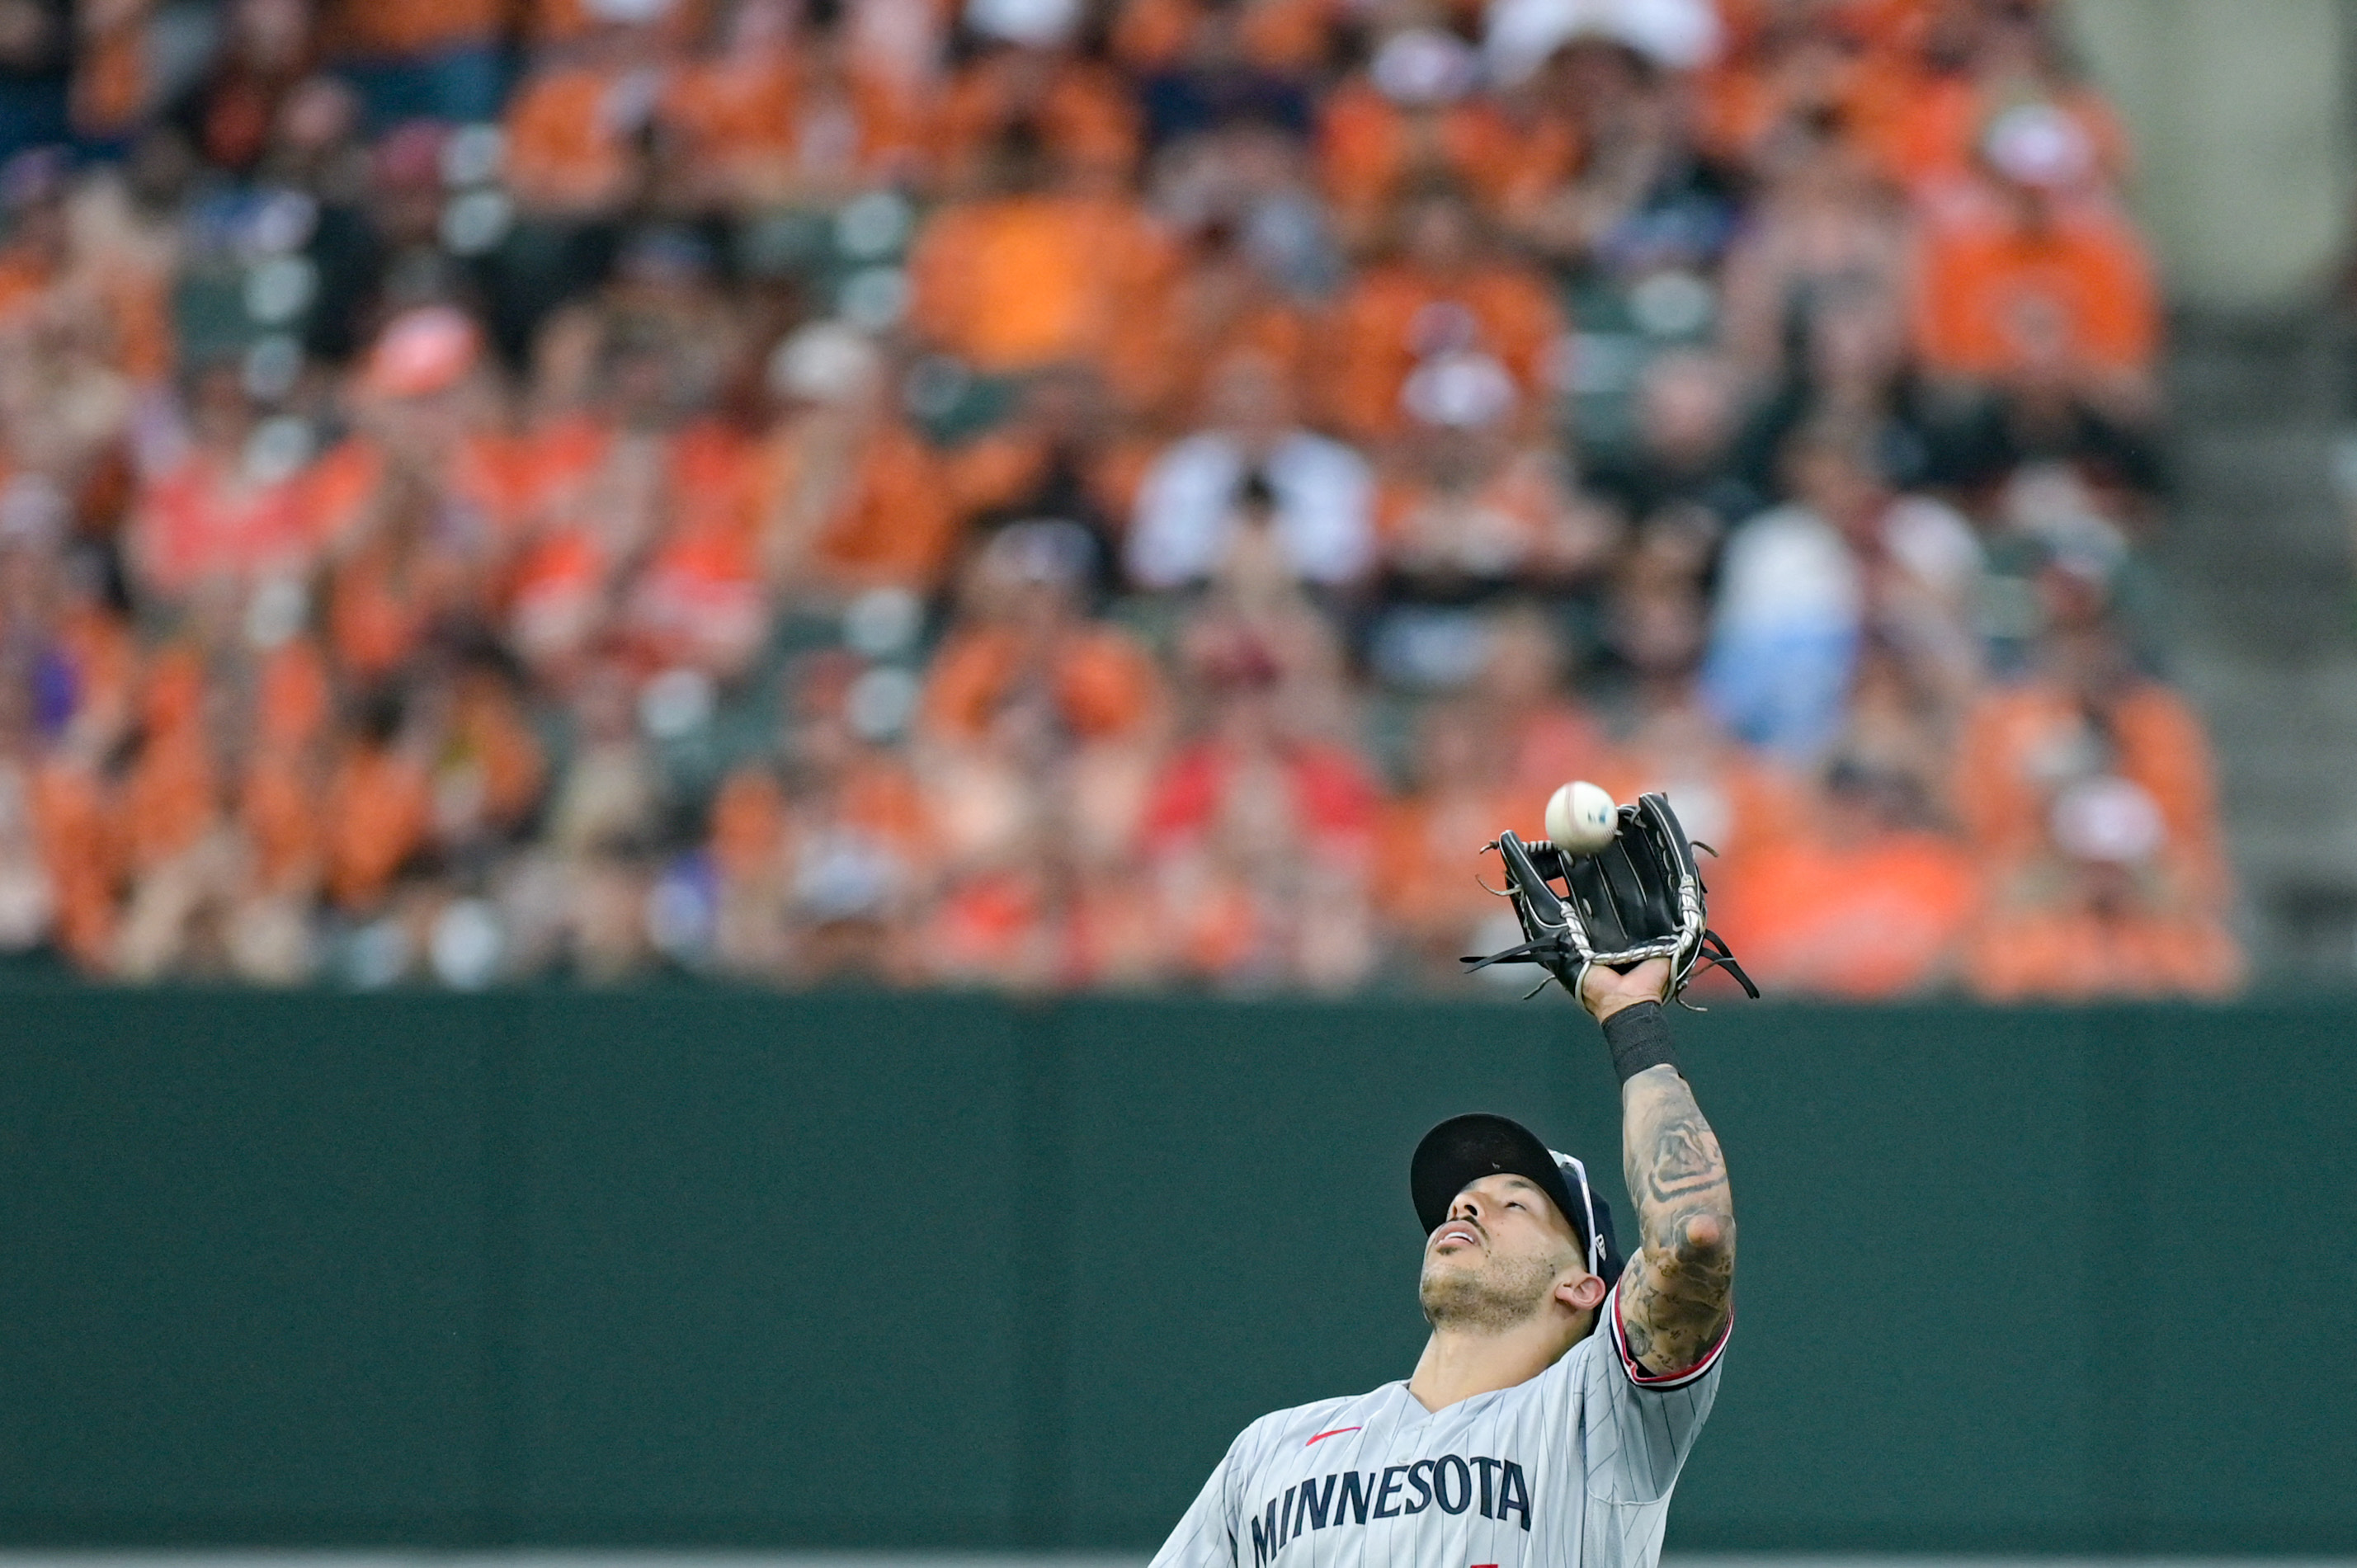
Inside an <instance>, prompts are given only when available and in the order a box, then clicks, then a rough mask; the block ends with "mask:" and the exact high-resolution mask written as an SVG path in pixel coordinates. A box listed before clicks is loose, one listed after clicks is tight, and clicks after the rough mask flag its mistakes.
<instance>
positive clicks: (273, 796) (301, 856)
mask: <svg viewBox="0 0 2357 1568" xmlns="http://www.w3.org/2000/svg"><path fill="white" fill-rule="evenodd" d="M319 795H320V790H319V783H318V779H317V777H315V775H314V772H313V769H312V768H311V765H310V760H309V758H308V757H307V755H306V754H305V753H304V752H302V751H300V750H297V749H292V748H276V747H267V746H265V747H264V748H262V749H260V750H258V751H257V752H256V753H255V754H254V758H253V764H252V765H251V766H250V767H249V768H247V769H246V774H245V789H244V792H243V794H242V797H241V798H240V800H239V802H238V819H239V822H240V823H241V825H242V826H243V828H244V829H245V838H246V843H247V844H248V845H249V846H250V847H251V848H252V850H253V884H254V886H256V887H257V888H259V889H260V890H262V891H264V892H268V893H292V892H299V891H304V890H307V888H308V887H309V886H311V883H312V880H313V878H314V877H316V876H317V875H318V868H319V852H320V844H321V841H322V839H323V838H324V836H325V835H324V832H323V830H322V825H321V823H320V821H319V805H320V800H319Z"/></svg>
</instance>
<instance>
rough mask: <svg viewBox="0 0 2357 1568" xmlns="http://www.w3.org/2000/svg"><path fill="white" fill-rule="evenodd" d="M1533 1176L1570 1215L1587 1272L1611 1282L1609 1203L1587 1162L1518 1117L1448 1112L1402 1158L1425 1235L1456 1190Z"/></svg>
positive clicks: (1615, 1270) (1616, 1256)
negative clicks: (1486, 1179)
mask: <svg viewBox="0 0 2357 1568" xmlns="http://www.w3.org/2000/svg"><path fill="white" fill-rule="evenodd" d="M1501 1174H1502V1175H1506V1176H1522V1177H1523V1178H1524V1179H1525V1180H1528V1181H1531V1182H1534V1183H1536V1184H1537V1185H1538V1187H1539V1189H1540V1190H1541V1191H1543V1192H1544V1193H1545V1194H1546V1195H1547V1197H1550V1198H1552V1199H1553V1200H1554V1202H1555V1208H1557V1209H1559V1210H1561V1211H1562V1213H1563V1215H1564V1217H1565V1218H1566V1219H1569V1220H1570V1221H1571V1228H1572V1230H1574V1231H1575V1232H1577V1234H1578V1236H1579V1240H1580V1244H1581V1245H1582V1246H1584V1247H1585V1248H1586V1249H1587V1272H1588V1273H1592V1274H1594V1275H1595V1276H1596V1277H1597V1278H1598V1279H1600V1280H1602V1281H1603V1282H1604V1283H1606V1284H1608V1285H1609V1284H1611V1283H1613V1282H1615V1281H1616V1280H1618V1279H1620V1262H1621V1260H1620V1247H1619V1246H1618V1245H1617V1244H1616V1243H1615V1242H1614V1240H1613V1238H1612V1209H1611V1208H1610V1206H1609V1205H1608V1204H1606V1203H1605V1201H1604V1195H1603V1194H1601V1193H1599V1192H1598V1191H1596V1190H1595V1188H1594V1187H1591V1186H1590V1185H1589V1184H1588V1180H1587V1166H1586V1165H1582V1164H1581V1163H1580V1162H1579V1161H1577V1160H1576V1159H1574V1158H1573V1157H1572V1156H1571V1155H1559V1154H1557V1153H1555V1151H1554V1150H1553V1149H1550V1148H1548V1147H1547V1146H1546V1145H1545V1144H1542V1143H1540V1142H1539V1140H1538V1135H1537V1134H1536V1133H1533V1132H1532V1131H1531V1130H1530V1129H1529V1128H1527V1127H1525V1126H1523V1124H1522V1123H1521V1122H1514V1121H1510V1120H1508V1119H1507V1118H1506V1117H1503V1116H1491V1115H1488V1114H1486V1113H1483V1112H1473V1113H1472V1114H1470V1115H1466V1116H1452V1117H1450V1118H1449V1119H1448V1121H1446V1122H1442V1123H1441V1124H1440V1125H1439V1126H1437V1127H1435V1128H1434V1129H1433V1130H1432V1131H1431V1132H1429V1133H1426V1134H1425V1135H1424V1141H1423V1142H1422V1143H1420V1144H1416V1146H1415V1157H1414V1158H1413V1159H1411V1160H1409V1162H1408V1168H1407V1185H1408V1195H1409V1196H1410V1197H1413V1198H1414V1199H1415V1217H1416V1219H1418V1220H1420V1221H1421V1222H1422V1223H1423V1225H1424V1233H1425V1234H1426V1235H1427V1236H1429V1235H1431V1234H1432V1233H1433V1232H1434V1231H1435V1230H1439V1229H1440V1227H1441V1226H1442V1225H1443V1224H1445V1223H1446V1222H1447V1221H1448V1207H1449V1205H1450V1204H1452V1203H1454V1202H1456V1201H1457V1195H1458V1193H1460V1192H1463V1191H1464V1190H1465V1189H1466V1188H1467V1187H1470V1186H1471V1185H1472V1184H1473V1183H1475V1182H1477V1181H1480V1179H1481V1178H1482V1177H1483V1176H1498V1175H1501Z"/></svg>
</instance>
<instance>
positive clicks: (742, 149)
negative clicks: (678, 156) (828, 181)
mask: <svg viewBox="0 0 2357 1568" xmlns="http://www.w3.org/2000/svg"><path fill="white" fill-rule="evenodd" d="M795 90H796V81H795V71H794V62H793V59H792V57H791V56H790V55H788V54H786V53H785V52H783V51H782V50H780V51H778V52H774V53H764V54H759V55H747V56H737V55H721V56H718V57H716V58H713V59H701V60H698V61H696V62H694V64H692V65H687V66H683V67H681V68H680V69H679V70H676V71H674V72H673V73H672V77H671V80H670V81H669V82H667V83H666V84H665V85H664V88H663V93H662V99H661V101H660V102H658V103H657V105H656V108H655V117H656V120H657V122H658V123H659V124H661V125H662V127H663V129H664V130H666V131H668V132H669V133H671V134H673V135H674V136H676V137H677V138H679V141H680V143H681V151H682V153H683V155H684V156H683V162H684V163H686V164H687V165H688V166H691V167H693V166H696V165H698V164H699V163H710V162H727V161H731V160H737V159H745V158H761V157H770V158H783V157H791V156H792V154H793V151H794V143H795V139H796V137H797V135H798V134H799V133H800V126H799V125H798V124H797V123H796V120H795V114H794V108H795V105H794V96H795Z"/></svg>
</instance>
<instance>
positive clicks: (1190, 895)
mask: <svg viewBox="0 0 2357 1568" xmlns="http://www.w3.org/2000/svg"><path fill="white" fill-rule="evenodd" d="M1189 653H1190V663H1191V669H1190V671H1189V674H1190V677H1191V679H1192V682H1193V683H1194V685H1195V688H1196V693H1197V700H1198V703H1199V705H1200V718H1199V721H1198V725H1197V731H1198V733H1197V735H1196V736H1195V738H1194V739H1193V740H1191V741H1190V742H1189V744H1188V745H1186V746H1182V747H1181V748H1180V749H1179V752H1178V753H1177V754H1176V755H1175V756H1174V757H1172V758H1171V760H1170V762H1169V764H1168V768H1166V769H1165V770H1164V772H1163V773H1162V776H1161V778H1160V779H1158V780H1157V784H1156V786H1155V789H1154V792H1153V795H1152V797H1151V801H1150V804H1149V805H1148V806H1147V809H1146V819H1145V827H1144V845H1145V851H1146V856H1147V858H1148V863H1149V865H1151V867H1152V869H1153V875H1154V877H1155V888H1156V893H1157V906H1158V913H1157V926H1158V927H1159V928H1160V929H1161V930H1162V931H1163V933H1164V940H1165V942H1166V944H1167V945H1168V947H1169V948H1170V949H1171V950H1172V958H1173V960H1174V961H1175V963H1176V965H1177V967H1178V972H1179V975H1180V976H1181V977H1183V978H1187V979H1191V980H1195V981H1199V982H1202V983H1210V984H1213V985H1216V986H1219V987H1222V988H1244V989H1261V988H1266V987H1271V986H1285V985H1294V986H1304V987H1308V988H1309V989H1311V990H1318V991H1332V990H1341V989H1347V988H1349V987H1351V986H1354V985H1357V984H1360V983H1362V982H1364V981H1365V980H1366V979H1367V978H1368V977H1369V976H1370V975H1371V974H1372V972H1373V969H1374V965H1375V962H1376V961H1377V959H1378V957H1379V949H1378V947H1377V943H1376V932H1375V928H1374V914H1375V910H1374V906H1373V892H1374V888H1373V874H1374V851H1375V847H1376V844H1375V840H1376V834H1377V832H1378V830H1379V826H1380V822H1379V817H1378V807H1379V801H1380V794H1379V791H1378V789H1377V787H1376V784H1375V780H1374V778H1373V776H1372V770H1371V769H1370V768H1368V766H1367V764H1366V762H1365V760H1364V759H1363V758H1362V757H1360V756H1359V755H1358V754H1357V752H1356V750H1355V748H1353V747H1352V746H1349V745H1348V744H1346V743H1344V742H1342V741H1340V740H1339V739H1336V738H1334V736H1335V735H1336V734H1337V732H1338V731H1339V729H1340V724H1339V722H1338V721H1339V719H1340V714H1337V713H1336V712H1335V711H1334V706H1335V703H1336V701H1337V699H1336V695H1335V693H1333V690H1332V687H1331V685H1330V683H1329V682H1325V681H1322V680H1319V679H1318V678H1317V672H1316V671H1304V670H1302V669H1301V668H1299V666H1298V665H1295V666H1293V667H1292V668H1290V669H1288V665H1287V662H1286V660H1285V658H1284V655H1285V653H1286V650H1285V649H1284V648H1283V647H1282V646H1281V645H1273V644H1272V641H1271V640H1270V639H1267V638H1266V637H1265V635H1263V634H1262V633H1261V632H1260V631H1259V629H1258V628H1255V627H1254V625H1253V624H1252V623H1251V622H1250V621H1249V620H1236V619H1229V620H1226V621H1225V622H1224V623H1223V622H1222V620H1219V619H1214V620H1211V621H1209V622H1207V623H1206V624H1205V625H1204V626H1203V627H1202V628H1200V633H1199V635H1198V636H1197V637H1195V638H1194V639H1191V641H1190V650H1189ZM1305 676H1306V677H1307V678H1306V679H1305V678H1304V677H1305Z"/></svg>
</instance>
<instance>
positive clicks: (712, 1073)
mask: <svg viewBox="0 0 2357 1568" xmlns="http://www.w3.org/2000/svg"><path fill="white" fill-rule="evenodd" d="M0 1007H5V1019H6V1022H5V1046H0V1544H16V1545H59V1544H69V1543H78V1544H91V1545H97V1544H111V1545H136V1544H165V1543H177V1544H187V1543H191V1542H206V1541H211V1542H221V1543H230V1542H238V1543H255V1544H306V1545H320V1546H334V1545H363V1544H370V1545H374V1544H388V1543H415V1544H439V1545H447V1546H471V1545H500V1544H508V1543H544V1544H551V1545H559V1544H565V1545H592V1544H612V1545H626V1544H627V1545H673V1544H676V1545H737V1546H759V1547H808V1548H832V1547H847V1546H874V1547H902V1548H909V1547H941V1546H964V1547H1029V1548H1087V1549H1121V1550H1129V1549H1137V1548H1144V1547H1149V1546H1151V1545H1152V1544H1153V1543H1154V1542H1155V1541H1157V1539H1158V1538H1159V1536H1160V1535H1161V1533H1162V1532H1163V1531H1164V1530H1167V1529H1168V1525H1169V1524H1170V1522H1171V1521H1172V1520H1175V1519H1176V1517H1177V1516H1178V1514H1179V1511H1180V1510H1181V1509H1183V1508H1184V1506H1185V1504H1186V1503H1187V1501H1188V1500H1189V1498H1190V1497H1191V1495H1192V1493H1193V1491H1194V1489H1195V1487H1197V1486H1198V1484H1199V1483H1200V1479H1201V1477H1202V1476H1203V1475H1204V1473H1205V1472H1206V1471H1207V1469H1208V1468H1209V1466H1211V1464H1212V1462H1213V1461H1214V1460H1215V1459H1216V1458H1217V1457H1218V1456H1219V1455H1220V1453H1221V1452H1222V1449H1223V1448H1224V1446H1225V1445H1226V1444H1227V1442H1228V1440H1229V1439H1230V1437H1231V1436H1232V1434H1234V1432H1235V1431H1236V1429H1237V1428H1238V1427H1240V1426H1241V1425H1242V1424H1243V1423H1245V1422H1246V1421H1248V1420H1250V1419H1251V1418H1252V1417H1253V1416H1254V1415H1256V1414H1258V1413H1260V1412H1263V1411H1265V1410H1267V1409H1270V1408H1273V1407H1275V1406H1279V1405H1285V1404H1290V1403H1295V1402H1301V1401H1304V1400H1307V1399H1310V1398H1314V1397H1318V1396H1321V1395H1325V1394H1330V1393H1335V1392H1340V1391H1352V1390H1358V1389H1363V1388H1366V1387H1370V1386H1372V1385H1373V1384H1375V1383H1378V1382H1381V1381H1383V1380H1388V1379H1391V1378H1395V1377H1399V1376H1404V1375H1405V1372H1406V1370H1407V1369H1408V1368H1409V1367H1410V1365H1411V1364H1412V1362H1413V1359H1414V1357H1415V1351H1416V1348H1417V1346H1418V1344H1419V1343H1420V1340H1421V1329H1422V1325H1421V1323H1420V1321H1419V1319H1418V1317H1417V1315H1416V1310H1415V1298H1414V1288H1413V1275H1414V1271H1415V1257H1416V1251H1417V1246H1418V1241H1419V1238H1418V1235H1417V1232H1416V1228H1415V1220H1414V1219H1413V1218H1412V1215H1411V1212H1410V1209H1409V1206H1408V1202H1407V1196H1406V1179H1405V1162H1406V1158H1407V1153H1408V1150H1409V1149H1410V1148H1411V1147H1412V1146H1413V1144H1414V1142H1415V1137H1416V1136H1417V1134H1418V1133H1420V1132H1421V1131H1422V1130H1423V1129H1424V1128H1425V1127H1426V1125H1428V1124H1429V1123H1430V1122H1434V1121H1436V1120H1437V1119H1438V1118H1440V1117H1441V1116H1444V1115H1447V1114H1449V1113H1452V1112H1458V1111H1464V1110H1469V1109H1475V1108H1481V1109H1493V1110H1500V1111H1504V1112H1510V1113H1512V1114H1515V1115H1518V1116H1521V1117H1523V1118H1525V1119H1526V1120H1529V1121H1530V1122H1533V1123H1534V1125H1536V1126H1537V1127H1538V1128H1539V1129H1540V1130H1541V1131H1542V1132H1543V1133H1546V1134H1547V1135H1548V1136H1549V1137H1550V1138H1552V1139H1553V1140H1554V1141H1555V1143H1556V1144H1557V1145H1558V1146H1559V1147H1569V1148H1572V1149H1575V1150H1578V1151H1584V1152H1587V1153H1588V1154H1589V1155H1590V1156H1591V1158H1593V1157H1594V1156H1595V1155H1598V1154H1602V1155H1605V1156H1606V1157H1605V1158H1604V1159H1603V1160H1602V1162H1601V1164H1602V1165H1603V1167H1604V1168H1605V1169H1607V1170H1609V1169H1611V1168H1612V1167H1613V1165H1615V1164H1616V1163H1617V1162H1616V1161H1615V1160H1614V1159H1613V1158H1612V1157H1611V1155H1610V1151H1612V1150H1614V1149H1615V1148H1616V1147H1617V1132H1616V1118H1615V1111H1616V1101H1615V1096H1614V1093H1613V1088H1612V1080H1611V1076H1610V1072H1609V1068H1608V1066H1607V1064H1606V1062H1605V1060H1604V1058H1603V1053H1602V1052H1601V1050H1600V1049H1598V1048H1597V1047H1595V1046H1594V1045H1593V1044H1592V1040H1593V1036H1592V1033H1590V1032H1588V1031H1587V1030H1586V1029H1585V1028H1584V1026H1578V1025H1577V1022H1576V1018H1575V1015H1573V1014H1572V1012H1571V1010H1570V1008H1569V1006H1568V1004H1566V1003H1564V1002H1563V1001H1562V1000H1561V999H1560V998H1556V997H1553V996H1550V997H1547V998H1544V999H1542V1000H1541V1001H1537V1002H1533V1003H1531V1004H1528V1005H1526V1006H1513V1005H1504V1004H1466V1005H1461V1006H1444V1005H1438V1004H1432V1005H1421V1004H1400V1003H1382V1004H1373V1003H1370V1004H1345V1005H1336V1004H1308V1003H1301V1004H1294V1003H1261V1004H1224V1003H1215V1002H1197V1001H1115V1000H1077V1001H1058V1002H1052V1003H1049V1002H1042V1003H1023V1002H1017V1001H1008V1000H1003V999H998V998H995V997H979V996H960V997H944V996H930V997H927V996H905V995H895V996H873V995H827V996H816V997H796V998H785V997H778V996H772V995H768V994H751V993H727V992H716V991H706V990H699V989H679V990H650V991H640V992H626V993H613V994H596V993H571V992H568V993H532V994H526V995H508V996H488V997H447V996H429V995H418V996H392V997H377V998H370V999H357V998H350V997H341V996H333V995H322V994H306V995H292V996H261V995H253V994H246V993H221V992H203V991H178V992H152V993H105V992H95V991H80V990H70V989H59V990H55V991H38V990H25V991H12V992H9V993H5V994H4V995H0ZM1684 1039H1685V1040H1686V1042H1687V1045H1686V1048H1685V1055H1686V1057H1687V1059H1688V1068H1689V1076H1690V1077H1691V1078H1692V1079H1693V1080H1694V1081H1695V1086H1696V1089H1697V1090H1698V1092H1699V1094H1700V1096H1701V1099H1702V1101H1703V1104H1704V1107H1705V1109H1706V1111H1707V1112H1708V1113H1709V1114H1710V1116H1711V1118H1712V1120H1713V1122H1715V1123H1716V1124H1717V1128H1718V1130H1719V1132H1720V1134H1721V1137H1722V1139H1723V1141H1724V1143H1725V1144H1726V1146H1727V1152H1728V1156H1729V1160H1730V1162H1731V1164H1732V1166H1733V1170H1734V1176H1735V1185H1736V1195H1737V1203H1738V1213H1739V1215H1740V1218H1741V1223H1742V1262H1741V1269H1740V1276H1739V1283H1738V1292H1739V1294H1738V1301H1739V1310H1740V1319H1739V1327H1738V1332H1737V1336H1736V1339H1735V1342H1734V1344H1733V1346H1732V1347H1731V1348H1730V1349H1729V1352H1728V1359H1727V1372H1726V1378H1725V1385H1724V1391H1723V1393H1722V1395H1721V1398H1720V1401H1719V1404H1718V1409H1717V1414H1716V1415H1715V1416H1714V1418H1713V1420H1712V1423H1711V1425H1710V1426H1709V1428H1708V1429H1707V1430H1706V1433H1705V1434H1704V1437H1703V1440H1702V1443H1701V1444H1700V1446H1699V1448H1698V1449H1697V1451H1696V1454H1695V1459H1694V1461H1693V1463H1692V1465H1691V1466H1690V1467H1689V1469H1688V1471H1687V1475H1686V1478H1685V1480H1684V1483H1683V1484H1682V1487H1681V1493H1680V1503H1679V1506H1678V1508H1677V1509H1676V1510H1675V1512H1674V1515H1673V1521H1672V1525H1671V1544H1672V1546H1673V1548H1674V1549H1683V1550H1686V1551H1730V1550H1781V1551H1794V1550H1800V1551H1818V1550H1870V1551H1899V1552H1912V1551H1937V1552H2142V1553H2173V1552H2297V1553H2309V1554H2328V1553H2348V1552H2357V1348H2353V1347H2352V1343H2351V1341H2352V1325H2353V1324H2357V1308H2352V1304H2357V1051H2352V1043H2357V1007H2352V1006H2350V1005H2347V1004H2338V1005H2332V1004H2317V1005H2298V1004H2285V1005H2253V1006H2245V1007H2238V1008H2231V1009H2118V1010H2103V1011H2092V1012H2045V1011H2019V1012H1981V1011H1970V1010H1964V1009H1953V1008H1924V1009H1911V1010H1885V1011H1836V1010H1818V1009H1812V1008H1803V1007H1794V1006H1768V1005H1760V1006H1743V1005H1737V1004H1722V1005H1720V1006H1718V1007H1716V1008H1715V1009H1714V1010H1713V1011H1712V1012H1711V1013H1710V1015H1708V1016H1706V1017H1698V1018H1693V1019H1690V1020H1688V1021H1687V1023H1686V1025H1685V1027H1684ZM1608 1190H1613V1191H1614V1192H1615V1196H1616V1197H1617V1187H1615V1188H1609V1189H1608Z"/></svg>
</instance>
